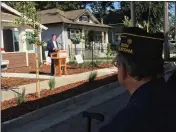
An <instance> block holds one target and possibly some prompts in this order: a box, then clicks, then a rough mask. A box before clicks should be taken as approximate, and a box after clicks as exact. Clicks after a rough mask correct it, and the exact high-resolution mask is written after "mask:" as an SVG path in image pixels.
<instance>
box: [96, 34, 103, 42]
mask: <svg viewBox="0 0 176 132" xmlns="http://www.w3.org/2000/svg"><path fill="white" fill-rule="evenodd" d="M95 42H96V43H98V42H100V43H101V42H102V35H101V33H97V34H95Z"/></svg>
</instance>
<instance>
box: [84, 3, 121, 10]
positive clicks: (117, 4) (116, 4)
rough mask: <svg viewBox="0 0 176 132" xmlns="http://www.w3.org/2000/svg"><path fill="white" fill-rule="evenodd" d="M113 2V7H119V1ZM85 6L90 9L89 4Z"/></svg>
mask: <svg viewBox="0 0 176 132" xmlns="http://www.w3.org/2000/svg"><path fill="white" fill-rule="evenodd" d="M113 4H114V7H115V9H119V8H120V2H114V3H113ZM86 8H88V9H89V10H90V11H92V10H91V8H90V5H87V6H86Z"/></svg>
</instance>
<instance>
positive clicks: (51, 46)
mask: <svg viewBox="0 0 176 132" xmlns="http://www.w3.org/2000/svg"><path fill="white" fill-rule="evenodd" d="M59 46H61V45H59V44H58V42H57V41H56V35H55V34H52V40H50V41H48V43H47V49H48V56H49V57H51V53H53V52H57V51H59V50H60V49H61V47H59ZM53 75H54V60H53V59H51V76H53Z"/></svg>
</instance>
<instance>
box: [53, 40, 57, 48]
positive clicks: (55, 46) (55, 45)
mask: <svg viewBox="0 0 176 132" xmlns="http://www.w3.org/2000/svg"><path fill="white" fill-rule="evenodd" d="M53 44H54V49H55V48H57V44H56V41H53Z"/></svg>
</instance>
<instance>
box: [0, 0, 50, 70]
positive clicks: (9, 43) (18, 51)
mask: <svg viewBox="0 0 176 132" xmlns="http://www.w3.org/2000/svg"><path fill="white" fill-rule="evenodd" d="M20 16H21V13H20V12H18V11H17V10H15V9H13V8H11V7H10V6H8V5H6V4H4V3H2V2H1V51H2V60H9V66H8V67H9V68H16V67H24V66H30V65H35V53H34V45H28V44H27V43H25V34H26V33H28V32H29V33H30V32H32V31H33V29H32V28H31V27H29V26H27V25H26V26H23V27H22V26H18V25H15V24H14V21H15V19H17V18H19V17H20ZM37 24H39V23H37ZM39 25H40V28H41V29H42V30H47V27H46V26H43V25H41V24H39ZM41 51H42V48H40V52H41ZM42 60H43V58H42V55H40V61H42Z"/></svg>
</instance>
